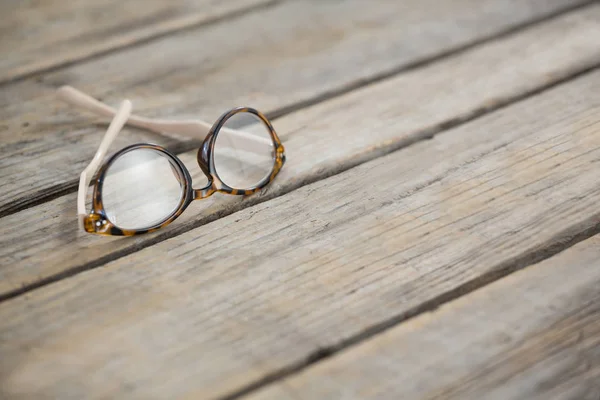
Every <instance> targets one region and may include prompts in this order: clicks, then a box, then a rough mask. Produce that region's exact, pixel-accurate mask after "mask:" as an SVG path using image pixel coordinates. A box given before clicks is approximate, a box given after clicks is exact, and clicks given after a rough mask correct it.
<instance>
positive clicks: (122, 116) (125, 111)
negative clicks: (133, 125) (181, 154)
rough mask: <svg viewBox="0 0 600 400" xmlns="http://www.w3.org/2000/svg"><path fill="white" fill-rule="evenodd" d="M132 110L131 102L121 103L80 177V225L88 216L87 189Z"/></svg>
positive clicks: (78, 212)
mask: <svg viewBox="0 0 600 400" xmlns="http://www.w3.org/2000/svg"><path fill="white" fill-rule="evenodd" d="M131 108H132V105H131V101H129V100H124V101H123V102H122V103H121V106H120V107H119V109H118V111H117V112H116V113H115V116H114V118H113V120H112V121H111V123H110V125H109V126H108V129H107V130H106V133H105V134H104V137H103V138H102V142H100V146H99V147H98V150H96V154H94V158H93V159H92V161H91V162H90V163H89V165H88V166H87V167H86V168H85V169H84V170H83V172H82V173H81V175H80V176H79V191H78V193H77V214H79V223H80V225H81V224H82V223H83V217H84V216H85V215H87V213H86V210H85V197H86V193H87V188H88V186H89V185H90V182H91V181H92V178H93V177H94V174H95V173H96V172H98V169H99V168H100V164H101V163H102V160H103V159H104V157H105V156H106V153H107V151H108V148H109V147H110V145H111V143H112V142H113V141H114V140H115V138H116V137H117V135H118V134H119V132H120V131H121V129H123V126H124V125H125V123H126V122H127V118H129V115H130V114H131Z"/></svg>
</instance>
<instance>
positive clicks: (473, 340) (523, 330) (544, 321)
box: [248, 236, 600, 400]
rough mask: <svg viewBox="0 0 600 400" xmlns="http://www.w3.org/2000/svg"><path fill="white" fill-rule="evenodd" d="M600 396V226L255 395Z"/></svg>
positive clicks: (255, 399)
mask: <svg viewBox="0 0 600 400" xmlns="http://www.w3.org/2000/svg"><path fill="white" fill-rule="evenodd" d="M248 398H249V399H253V400H258V399H261V400H267V399H278V400H279V399H296V400H298V399H461V400H462V399H502V400H509V399H515V400H517V399H518V400H521V399H531V400H535V399H539V400H549V399H577V400H584V399H588V400H595V399H598V398H600V236H595V237H593V238H591V239H588V240H586V241H584V242H583V243H580V244H578V245H576V246H575V247H572V248H570V249H568V250H567V251H565V252H563V253H561V254H559V255H557V256H555V257H552V258H550V259H548V260H545V261H543V262H541V263H540V264H537V265H535V266H532V267H528V268H527V269H526V270H524V271H520V272H518V273H516V274H513V275H511V276H509V277H507V278H504V279H502V280H500V281H498V282H495V283H493V284H491V285H488V286H486V287H484V288H482V289H480V290H478V291H476V292H474V293H471V294H469V295H467V296H465V297H463V298H461V299H459V300H457V301H454V302H452V303H450V304H448V305H445V306H443V307H442V308H441V310H439V311H436V312H434V313H431V314H426V315H423V316H420V317H418V318H415V319H413V320H411V321H408V322H406V323H404V324H402V325H400V326H398V327H395V328H393V329H391V330H389V331H388V332H385V333H383V334H382V335H379V336H376V337H374V338H373V339H371V340H367V341H365V342H363V343H361V344H359V345H358V346H357V347H356V348H352V349H349V350H348V351H345V352H343V353H342V354H340V355H339V356H336V357H334V358H332V359H330V360H326V361H324V362H321V363H319V364H317V365H316V366H314V367H312V368H309V369H307V370H305V371H303V372H302V373H300V374H298V375H296V376H292V377H291V378H289V379H284V380H282V381H280V382H277V383H276V384H274V385H273V386H271V387H268V388H266V389H264V390H262V391H260V392H258V393H256V394H255V395H253V396H249V397H248Z"/></svg>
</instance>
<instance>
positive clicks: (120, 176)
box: [102, 148, 184, 230]
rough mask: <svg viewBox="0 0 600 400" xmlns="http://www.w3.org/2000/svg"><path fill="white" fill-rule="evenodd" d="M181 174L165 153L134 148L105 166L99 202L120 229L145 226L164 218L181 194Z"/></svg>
mask: <svg viewBox="0 0 600 400" xmlns="http://www.w3.org/2000/svg"><path fill="white" fill-rule="evenodd" d="M183 183H184V174H183V171H181V169H180V168H179V166H178V165H177V164H176V162H175V161H174V160H173V159H171V157H169V156H168V155H167V154H165V153H162V152H160V151H157V150H152V149H144V148H141V149H135V150H131V151H129V152H127V153H125V154H122V155H121V156H119V158H117V159H116V160H114V161H113V162H112V163H111V165H110V166H109V167H108V170H107V171H106V174H105V175H104V183H103V185H102V203H103V205H104V210H105V212H106V216H107V217H108V219H109V220H110V221H111V222H112V223H113V224H115V225H116V226H118V227H119V228H121V229H130V230H136V229H146V228H150V227H152V226H155V225H157V224H160V223H162V222H163V221H165V220H166V219H167V218H168V217H169V216H171V214H173V212H175V210H177V208H178V207H179V204H180V203H181V199H182V198H183V196H184V189H183Z"/></svg>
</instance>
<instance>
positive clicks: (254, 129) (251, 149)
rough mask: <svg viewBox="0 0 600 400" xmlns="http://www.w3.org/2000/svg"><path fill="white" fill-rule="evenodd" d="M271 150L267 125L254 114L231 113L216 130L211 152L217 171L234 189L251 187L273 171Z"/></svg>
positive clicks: (273, 155) (271, 143)
mask: <svg viewBox="0 0 600 400" xmlns="http://www.w3.org/2000/svg"><path fill="white" fill-rule="evenodd" d="M274 150H275V144H274V142H273V138H272V137H271V134H270V131H269V127H268V126H267V125H266V124H265V123H264V122H263V121H262V120H261V119H260V118H259V117H258V116H257V115H255V114H252V113H250V112H240V113H237V114H234V115H232V116H231V117H229V118H228V119H227V121H225V123H224V124H223V126H222V128H221V129H220V130H219V131H218V132H217V138H216V142H215V147H214V155H213V157H214V162H215V169H216V172H217V175H218V176H219V178H221V180H222V181H223V183H225V184H226V185H227V186H229V187H231V188H233V189H241V190H245V189H251V188H254V187H256V186H258V185H259V184H260V183H261V182H262V181H263V180H265V179H266V178H267V177H268V176H269V175H270V174H271V172H272V171H273V167H274V165H275V151H274Z"/></svg>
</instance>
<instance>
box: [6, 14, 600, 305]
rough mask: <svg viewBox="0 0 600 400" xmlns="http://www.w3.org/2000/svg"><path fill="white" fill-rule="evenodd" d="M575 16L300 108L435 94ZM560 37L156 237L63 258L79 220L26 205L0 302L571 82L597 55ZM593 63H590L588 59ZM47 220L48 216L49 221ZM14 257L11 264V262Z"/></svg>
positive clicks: (294, 122) (316, 113)
mask: <svg viewBox="0 0 600 400" xmlns="http://www.w3.org/2000/svg"><path fill="white" fill-rule="evenodd" d="M594 10H596V13H598V10H600V8H594ZM586 11H587V10H582V12H581V13H582V15H583V14H584V13H585V12H586ZM574 16H575V15H572V16H565V17H563V18H562V19H559V20H557V21H554V22H549V23H548V24H547V25H543V26H540V27H539V28H537V29H534V28H532V29H531V30H530V31H528V32H527V33H526V34H525V33H523V34H522V35H517V36H515V37H509V38H505V39H503V40H499V41H498V42H496V43H494V44H489V45H488V46H483V47H482V48H476V49H473V50H472V51H471V52H468V53H465V54H462V55H459V56H456V57H455V58H454V59H450V60H447V61H445V62H441V61H440V62H439V63H436V64H432V65H430V66H428V67H427V68H423V69H420V70H416V71H413V73H412V74H407V75H406V76H399V77H397V78H395V79H392V80H390V81H386V82H382V83H380V84H378V85H373V86H370V87H367V88H364V89H363V90H362V91H358V92H355V93H353V94H351V95H349V96H348V97H346V98H340V99H334V100H332V101H330V102H327V103H323V104H322V105H318V106H315V107H313V108H312V109H308V110H306V112H305V114H306V118H308V119H309V120H314V121H317V122H315V123H317V124H318V121H323V120H324V119H323V117H322V116H323V115H324V114H325V115H327V114H329V113H330V111H327V110H339V109H340V107H344V106H342V105H343V104H346V103H350V104H353V106H352V108H346V111H345V112H354V111H351V110H352V109H362V110H363V111H366V110H368V108H364V107H363V106H361V103H365V104H369V103H370V100H369V98H370V97H374V98H377V97H379V96H381V95H383V96H389V95H390V94H391V93H393V92H398V91H402V90H403V88H404V89H406V86H405V84H406V83H409V82H410V86H411V87H412V86H414V88H413V89H411V90H419V91H421V92H422V95H423V96H425V97H427V96H429V95H431V96H435V92H436V90H435V89H434V90H433V92H432V93H427V92H423V90H422V88H421V87H422V86H421V85H422V84H423V82H424V81H428V80H430V79H434V78H433V77H435V79H436V80H442V81H443V80H445V79H444V78H441V77H436V75H437V74H438V72H435V73H434V72H433V71H443V72H442V73H445V71H453V70H455V69H457V67H456V64H458V65H461V64H465V65H468V64H469V63H472V62H476V63H480V62H481V60H480V59H481V58H486V57H487V55H486V54H496V57H498V54H497V53H498V52H500V53H499V54H500V57H502V54H503V53H502V51H505V52H507V53H508V54H511V52H512V51H513V49H515V48H520V47H527V48H528V49H530V51H533V50H531V49H532V47H531V43H530V42H529V40H531V39H533V38H537V37H539V36H545V35H547V32H551V31H559V30H560V31H564V30H565V26H564V25H563V19H564V20H565V21H571V19H572V18H573V17H574ZM575 21H577V19H575V20H572V21H571V23H574V22H575ZM575 23H576V22H575ZM590 23H591V24H593V25H591V26H596V27H597V25H596V24H595V23H594V22H593V19H592V20H591V21H590ZM577 27H578V29H580V30H581V32H578V31H575V32H576V33H575V32H573V37H574V38H577V37H581V36H584V37H587V36H589V35H594V33H593V30H592V31H589V30H588V28H586V26H585V25H583V24H581V23H577ZM544 32H546V34H544ZM565 32H569V31H568V30H567V31H565ZM523 35H525V36H523ZM562 35H563V36H564V37H565V38H566V39H565V43H559V42H556V41H554V40H553V39H552V38H550V39H547V40H551V41H553V44H555V46H554V48H553V50H552V51H553V53H551V54H552V57H550V58H547V57H542V56H540V55H539V54H537V53H535V52H534V53H532V54H528V55H529V56H530V57H532V60H533V59H538V58H540V57H542V58H540V60H542V61H540V64H543V66H542V70H540V71H536V72H535V73H533V71H527V70H528V68H531V67H532V66H531V65H529V62H530V61H527V60H519V61H522V62H523V63H524V65H523V66H520V67H517V65H518V63H517V62H516V61H517V60H514V61H515V62H510V59H509V61H508V62H507V64H506V65H505V67H506V68H510V70H511V72H514V71H515V68H516V70H517V71H519V70H520V69H522V71H521V72H520V73H519V74H517V77H513V76H512V75H509V76H508V77H505V78H503V76H502V72H503V70H502V69H499V70H498V71H496V74H495V76H494V78H495V79H498V80H499V83H498V85H497V87H496V86H492V87H494V88H495V89H494V90H491V87H490V82H491V81H487V82H486V88H485V89H479V88H478V87H477V86H474V87H469V86H465V87H463V89H465V90H466V91H467V92H482V91H485V93H480V95H481V96H482V98H480V99H478V98H475V97H472V98H469V102H468V103H466V104H464V105H463V106H458V107H459V108H458V109H457V110H456V111H451V110H449V109H445V110H443V111H444V112H442V113H441V114H440V112H441V111H442V110H438V109H437V108H433V109H426V110H422V111H419V112H423V113H426V114H436V113H437V114H440V115H437V116H436V118H437V120H436V119H435V118H427V122H425V121H423V122H421V121H419V123H417V124H416V125H412V124H411V122H408V124H409V125H408V126H409V127H410V129H409V131H408V132H406V133H402V134H400V133H396V132H386V131H385V129H382V130H381V132H378V135H380V137H379V136H376V137H374V138H373V139H372V140H373V143H370V144H369V148H367V149H366V150H365V149H363V148H362V147H364V144H360V143H359V144H360V146H361V149H360V151H358V150H359V149H358V148H357V149H354V147H353V146H354V145H353V144H352V143H351V142H350V141H348V139H351V138H353V137H354V136H357V138H355V139H354V140H358V139H359V136H361V134H360V127H358V126H356V125H355V126H354V128H353V129H354V130H355V131H356V132H354V131H353V130H352V129H350V130H347V131H346V134H347V135H350V136H347V135H346V136H345V138H346V139H345V140H346V143H345V146H350V147H348V149H347V150H345V151H346V152H348V154H346V155H343V156H341V158H338V159H337V161H336V160H331V161H333V162H326V163H325V164H322V162H317V163H316V164H315V165H314V167H315V168H317V171H313V169H311V168H310V167H311V166H310V165H304V166H303V167H302V168H303V169H304V168H308V169H307V171H308V172H310V173H300V171H294V174H296V175H297V176H292V177H286V175H285V174H287V173H288V172H289V171H288V172H284V175H282V180H283V182H279V181H276V182H275V183H274V185H273V188H271V189H270V190H267V191H266V193H265V194H264V195H263V196H261V197H256V196H253V197H250V198H248V199H245V201H244V202H238V201H237V200H235V201H234V199H229V200H231V201H229V202H226V201H225V199H220V200H219V201H220V202H221V200H222V202H221V205H220V206H219V208H216V209H215V208H212V209H210V210H209V212H208V213H203V214H202V215H200V217H198V218H196V219H195V220H192V218H191V215H192V214H193V213H194V211H193V210H190V212H189V213H187V214H184V216H182V217H181V218H180V219H179V220H178V221H177V222H176V223H175V224H172V225H171V226H170V227H169V228H166V229H165V232H161V233H157V234H156V235H155V236H143V237H142V236H140V237H135V238H134V240H133V241H132V240H127V241H125V240H123V239H122V238H117V240H116V241H114V240H113V241H110V240H108V239H106V238H103V239H106V240H108V241H107V245H108V246H109V247H110V249H109V251H108V252H106V250H105V252H104V253H97V252H96V253H93V252H91V250H92V249H93V247H94V244H93V243H96V244H97V242H93V240H97V239H98V238H97V237H95V236H90V235H86V236H85V238H83V239H85V240H84V241H83V242H81V246H75V247H80V250H79V251H77V252H76V253H77V254H73V256H67V254H70V251H69V249H70V248H73V246H74V245H76V244H77V242H78V241H79V239H77V241H73V240H69V241H68V243H66V244H62V241H61V240H62V239H61V237H63V235H66V236H69V237H70V236H72V235H69V233H68V231H69V230H75V229H76V226H75V225H76V224H75V225H73V224H71V222H73V221H70V220H69V223H68V224H67V225H65V226H59V227H58V230H57V229H56V228H57V220H56V218H57V216H60V215H62V216H65V215H67V214H68V210H61V209H57V210H50V211H48V210H44V209H41V210H37V209H32V210H30V211H31V218H33V219H34V220H38V219H39V216H40V215H44V218H43V219H42V221H40V222H39V224H37V225H36V223H35V222H32V223H33V224H34V226H35V228H36V229H35V232H31V233H27V232H23V231H22V230H21V231H20V232H19V229H21V228H18V227H17V228H15V229H13V230H12V233H11V232H8V231H6V232H5V233H4V234H3V235H0V236H5V237H9V236H10V235H13V236H15V235H16V236H15V238H18V243H22V242H24V240H23V239H24V238H27V239H26V240H25V242H26V243H25V244H26V245H27V247H28V248H23V249H21V250H18V247H19V245H18V244H17V242H13V241H11V239H7V240H9V241H8V242H4V243H3V244H2V246H0V247H2V248H4V249H5V250H4V251H5V253H4V255H3V256H2V258H0V259H4V260H5V262H3V263H5V264H6V266H5V267H4V271H5V272H4V276H5V277H4V279H1V280H0V281H3V282H4V284H5V285H9V284H10V282H11V280H17V279H19V280H20V281H21V282H23V284H22V285H19V286H20V287H16V288H15V287H14V286H13V288H10V287H8V290H6V289H7V288H6V286H5V288H4V290H3V292H4V293H1V292H0V296H1V297H0V298H2V299H3V300H6V299H9V298H13V297H16V296H18V295H20V294H23V293H26V292H27V291H29V290H32V289H35V288H38V287H41V286H44V285H47V284H49V283H52V282H56V281H58V280H60V279H63V278H66V277H69V276H72V275H75V274H77V273H79V272H82V271H85V270H89V269H92V268H95V267H97V266H99V265H102V264H104V263H106V262H108V261H111V260H115V259H117V258H120V257H123V256H125V255H127V254H131V253H132V252H135V251H137V250H140V249H142V248H145V247H148V246H150V245H154V244H156V243H159V242H161V241H163V240H165V239H168V238H170V237H173V236H175V235H179V234H181V233H184V232H186V231H189V230H190V229H193V228H196V227H198V226H200V225H202V224H205V223H207V222H210V221H213V220H215V219H217V218H220V217H222V216H225V215H229V214H231V213H233V212H235V211H238V210H240V209H242V208H244V207H248V206H250V205H253V204H257V203H259V202H262V201H265V200H268V199H272V198H274V197H276V196H279V195H281V194H284V193H288V192H290V191H292V190H295V189H297V188H299V187H301V186H303V185H306V184H308V183H312V182H315V181H317V180H320V179H324V178H326V177H329V176H332V175H334V174H337V173H340V172H342V171H345V170H347V169H349V168H352V167H354V166H356V165H359V164H361V163H363V162H365V161H368V160H371V159H373V158H376V157H379V156H381V155H383V154H387V153H390V152H393V151H396V150H398V149H400V148H402V147H404V146H406V145H408V144H410V143H414V142H417V141H419V140H423V139H426V138H431V137H433V135H435V134H436V133H439V132H441V131H443V130H444V129H448V128H449V127H452V126H456V125H459V124H461V123H464V122H467V121H471V120H473V119H475V118H479V117H481V116H483V115H485V114H487V113H489V112H490V111H492V110H497V109H500V108H502V107H505V106H506V105H509V104H511V103H513V102H515V101H518V100H523V99H525V98H527V97H531V96H532V95H534V94H538V93H541V92H542V91H544V90H547V89H549V88H551V87H554V86H556V85H558V84H560V83H562V82H565V81H568V80H570V79H572V78H573V77H577V76H580V75H582V74H584V73H586V72H587V71H588V70H590V69H592V68H594V65H596V64H595V63H597V60H596V59H594V58H593V57H592V58H590V59H589V60H587V61H586V62H583V61H580V60H578V59H574V58H573V57H571V56H569V54H570V52H569V51H567V49H570V48H571V47H573V46H574V45H575V44H576V47H574V48H577V49H579V51H578V52H577V53H575V56H578V55H579V53H584V54H585V53H586V52H585V51H584V50H581V49H584V48H585V47H582V46H583V45H584V43H580V42H577V41H575V42H574V43H571V40H570V39H568V38H569V34H567V33H562ZM530 38H531V39H530ZM505 42H506V43H505ZM538 46H539V47H543V48H546V44H544V42H540V43H538ZM565 51H566V52H565ZM517 57H519V56H518V55H517ZM564 60H569V62H572V63H573V64H574V65H576V67H575V68H572V67H569V68H564V67H561V66H560V62H564ZM591 60H594V61H595V62H591ZM557 63H558V64H557ZM555 66H556V68H554V67H555ZM472 74H473V72H472V71H464V73H463V72H458V71H457V73H455V74H452V73H450V75H448V76H447V79H448V80H457V81H461V80H466V79H467V76H469V77H470V78H471V79H472V78H474V76H473V75H472ZM532 74H533V76H534V80H532V78H531V76H530V75H532ZM538 74H539V75H542V76H543V77H544V78H543V79H542V80H540V81H535V79H539V77H538V76H536V75H538ZM413 75H414V76H413ZM442 76H443V75H442ZM416 77H419V78H416ZM548 77H550V78H548ZM481 78H483V77H481ZM489 79H492V78H489ZM503 79H504V80H510V83H511V85H515V86H514V88H510V87H509V88H507V86H506V85H505V84H504V83H502V82H503ZM422 81H423V82H422ZM475 81H477V80H475ZM520 81H522V82H520ZM521 85H525V86H521ZM446 90H450V89H448V88H447V89H446ZM496 90H498V91H496ZM504 90H508V92H503V91H504ZM409 92H410V90H409ZM386 93H387V94H386ZM363 96H364V97H365V98H364V99H363V98H362V97H363ZM409 97H410V96H409ZM457 99H458V98H457V97H456V96H452V98H451V99H448V101H451V102H453V103H454V106H455V107H456V106H457V104H459V103H460V102H458V101H457ZM395 101H396V100H393V101H391V103H394V102H395ZM357 102H358V103H357ZM443 104H444V103H443V102H442V104H441V106H442V107H443ZM389 106H390V107H391V108H393V109H396V110H397V112H401V110H402V109H403V106H402V105H400V107H399V105H391V104H390V105H389ZM372 111H376V110H372ZM384 111H385V110H384ZM336 112H337V111H336ZM342 112H344V111H342ZM413 113H414V110H413ZM444 113H446V114H447V115H448V117H444V115H443V114H444ZM303 114H304V113H303ZM417 114H418V113H417ZM413 117H414V116H413ZM372 118H373V119H374V121H376V120H379V119H380V118H379V117H378V116H377V115H376V114H375V115H373V117H372ZM407 118H408V116H407V115H405V117H404V118H403V119H404V120H405V121H406V120H407ZM334 119H335V118H334ZM408 120H410V118H408ZM288 121H291V122H288ZM374 121H373V123H375V122H374ZM279 122H280V123H282V124H284V125H288V126H289V127H290V130H294V129H298V126H300V127H301V129H303V130H306V131H310V130H313V129H314V128H311V127H310V126H304V124H305V123H304V122H302V118H301V116H300V115H292V116H290V117H289V118H285V119H283V120H281V121H279ZM368 122H369V121H366V122H365V123H368ZM389 122H390V124H391V125H390V127H392V126H394V125H393V123H392V122H391V120H390V121H389ZM427 124H431V126H428V125H427ZM333 126H334V125H332V127H333ZM319 129H320V128H319ZM344 129H346V128H344ZM386 129H388V130H389V129H390V128H386ZM397 129H398V130H400V131H402V130H404V129H406V128H401V127H398V128H397ZM392 133H393V134H392ZM316 134H317V135H318V136H316V137H315V138H314V139H313V138H310V137H307V138H306V139H305V141H306V142H307V143H308V144H311V143H312V144H313V145H314V144H316V143H318V142H317V141H316V140H317V138H318V137H322V136H321V135H319V134H318V132H317V133H316ZM390 134H392V135H391V136H389V135H390ZM328 135H329V136H331V134H328ZM298 138H299V137H297V136H292V140H291V141H290V142H289V143H290V145H291V146H292V147H291V148H288V151H292V152H294V151H298V150H296V147H297V146H299V145H300V146H301V147H302V146H304V147H305V145H306V143H304V144H298V143H297V139H298ZM390 139H391V140H390ZM284 140H285V137H284ZM361 143H362V142H361ZM318 147H323V148H326V147H327V146H326V145H325V144H323V145H319V146H318ZM193 157H194V154H191V155H190V158H193ZM336 157H340V156H336ZM292 158H294V157H292ZM296 158H297V157H296ZM184 161H185V160H184ZM324 161H327V159H325V160H324ZM342 161H343V162H342ZM297 162H298V160H292V161H291V164H289V165H287V166H288V170H289V169H290V168H291V169H294V170H298V167H297V166H295V163H297ZM305 164H306V163H305ZM321 165H322V166H321ZM286 171H287V170H286ZM311 171H312V172H311ZM48 204H49V205H53V204H54V203H48ZM61 206H62V205H61ZM49 212H50V215H48V213H49ZM29 213H30V212H29V211H27V212H25V214H29ZM55 214H56V216H54V215H55ZM15 217H18V219H19V220H22V219H23V218H25V220H27V219H28V218H29V217H24V216H22V215H21V214H19V215H15ZM47 217H50V219H48V218H47ZM63 219H64V218H63ZM11 221H12V220H11V219H10V218H9V219H5V220H4V222H5V223H4V226H7V224H8V225H12V224H13V223H15V224H16V225H15V226H18V223H19V222H18V221H17V220H15V221H14V222H11ZM47 223H49V226H48V227H46V226H45V225H46V224H47ZM176 224H178V225H176ZM27 225H28V226H29V225H30V224H29V223H28V224H27ZM1 229H2V228H1V227H0V232H1ZM48 229H50V230H49V231H48ZM61 229H63V230H65V232H62V231H61ZM44 232H46V233H44ZM47 232H50V235H51V236H48V235H47ZM32 234H33V235H37V236H39V235H40V234H41V235H44V236H43V243H39V244H36V242H33V241H32V239H33V237H32ZM55 235H56V236H57V237H56V239H55V238H54V236H55ZM88 242H89V243H88ZM48 243H55V244H54V245H53V246H52V247H51V248H49V249H53V251H54V252H58V253H59V254H63V253H64V254H65V257H66V258H65V259H64V260H58V261H57V262H55V263H54V264H56V266H55V267H52V268H50V264H52V257H54V256H53V255H52V254H51V253H48V251H51V250H49V249H46V250H44V246H46V245H48ZM64 245H66V246H69V247H68V248H64ZM15 246H17V248H15ZM10 248H15V251H16V252H17V253H16V254H15V255H14V256H11V255H10V253H6V252H7V251H8V249H10ZM38 248H39V249H40V252H41V253H43V259H37V260H36V256H35V252H34V253H33V258H31V259H30V260H29V261H28V258H27V257H31V256H27V255H25V256H24V255H23V254H27V253H28V252H31V251H33V250H32V249H38ZM61 248H62V250H61ZM35 251H37V250H35ZM0 255H1V254H0ZM11 257H12V259H13V260H15V261H11ZM23 257H25V258H23ZM24 262H25V263H34V264H35V265H38V266H39V265H40V263H41V264H42V265H44V266H45V269H44V268H42V269H36V268H34V269H32V270H31V272H27V271H28V270H29V269H31V267H29V266H27V265H26V264H24ZM74 262H75V264H74ZM76 262H79V263H80V264H79V265H77V263H76ZM8 268H15V269H18V273H19V274H23V277H22V278H19V275H16V277H15V278H12V279H11V277H10V270H7V269H8ZM0 272H2V271H0ZM28 273H29V274H30V276H32V277H34V278H33V282H31V281H30V282H29V283H27V280H26V278H25V277H26V276H27V274H28ZM29 279H31V278H29Z"/></svg>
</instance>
